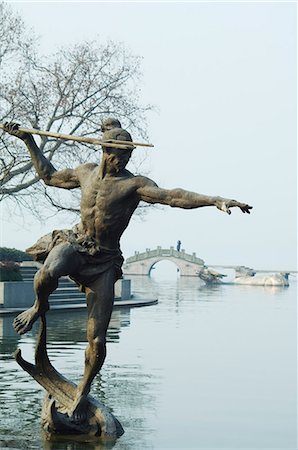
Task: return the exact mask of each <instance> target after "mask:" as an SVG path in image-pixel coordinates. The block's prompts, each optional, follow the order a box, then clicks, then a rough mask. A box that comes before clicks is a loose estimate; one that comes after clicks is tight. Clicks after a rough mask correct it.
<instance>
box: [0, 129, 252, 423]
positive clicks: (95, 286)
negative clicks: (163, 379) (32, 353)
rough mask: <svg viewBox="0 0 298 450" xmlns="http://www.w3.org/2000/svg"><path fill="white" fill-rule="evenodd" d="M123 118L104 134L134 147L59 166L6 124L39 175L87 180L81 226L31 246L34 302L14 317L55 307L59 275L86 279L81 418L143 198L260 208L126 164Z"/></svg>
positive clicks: (75, 183) (76, 406) (24, 326)
mask: <svg viewBox="0 0 298 450" xmlns="http://www.w3.org/2000/svg"><path fill="white" fill-rule="evenodd" d="M115 124H116V125H117V121H116V122H113V123H109V124H108V126H107V127H104V128H103V129H104V134H103V137H102V139H103V140H105V141H108V140H110V139H113V140H120V141H127V148H125V149H123V148H110V147H108V144H107V146H106V147H103V154H102V160H101V162H100V165H97V164H94V163H87V164H83V165H81V166H79V167H77V168H76V169H65V170H59V171H57V170H56V169H55V167H54V166H53V165H52V164H51V162H50V161H49V160H47V159H46V158H45V156H44V155H43V154H42V152H41V151H40V149H39V148H38V146H37V144H36V143H35V141H34V139H33V137H32V135H31V134H27V133H24V132H21V131H20V130H18V128H19V127H18V125H17V124H5V125H4V129H5V131H7V132H8V133H10V134H12V135H14V136H16V137H18V138H19V139H21V140H23V141H24V143H25V144H26V146H27V148H28V150H29V152H30V155H31V159H32V162H33V164H34V167H35V169H36V171H37V173H38V175H39V176H40V178H41V179H42V180H43V181H44V182H45V183H46V184H47V185H49V186H55V187H59V188H63V189H73V188H78V187H80V188H81V205H80V211H81V221H80V223H79V224H78V225H77V226H76V227H75V228H74V229H73V230H60V231H54V232H53V233H52V234H51V235H50V236H49V235H48V236H46V237H45V238H42V239H41V240H40V241H39V242H37V244H36V245H34V246H33V247H31V248H30V249H28V252H29V253H31V254H34V255H35V258H36V259H37V260H42V261H44V264H43V266H42V267H41V269H40V270H39V271H38V272H37V273H36V276H35V280H34V288H35V292H36V299H35V303H34V305H33V306H32V307H31V308H30V309H28V310H27V311H24V312H23V313H21V314H19V315H18V316H17V317H16V319H15V321H14V327H15V329H16V331H17V332H18V333H20V334H23V333H26V332H27V331H28V330H30V329H31V327H32V325H33V323H34V322H35V321H36V320H37V319H38V317H39V316H40V315H42V314H45V312H46V311H47V310H48V309H49V303H48V297H49V295H50V294H51V293H52V292H53V291H54V290H55V289H56V287H57V285H58V279H59V277H61V276H65V275H69V276H70V277H71V278H73V279H74V280H75V281H76V282H77V283H79V284H81V285H82V286H83V288H84V290H85V293H86V300H87V308H88V323H87V338H88V346H87V349H86V357H85V369H84V375H83V378H82V380H81V382H80V383H79V385H78V388H77V393H76V397H75V400H74V402H73V405H72V408H71V411H69V415H70V416H71V417H72V420H73V421H74V422H80V421H83V420H84V418H85V414H86V412H85V409H86V406H85V404H86V397H87V395H88V393H89V391H90V386H91V383H92V381H93V379H94V377H95V375H96V374H97V373H98V372H99V370H100V368H101V367H102V365H103V362H104V359H105V356H106V332H107V328H108V324H109V321H110V317H111V313H112V309H113V301H114V283H115V281H116V280H117V279H119V278H120V277H121V274H122V272H121V266H122V263H123V258H122V254H121V251H120V238H121V236H122V233H123V232H124V230H125V229H126V227H127V226H128V224H129V221H130V219H131V216H132V215H133V213H134V211H135V209H136V208H137V206H138V204H139V202H140V201H141V200H142V201H145V202H147V203H160V204H163V205H169V206H172V207H178V208H185V209H190V208H201V207H203V206H216V207H217V208H218V209H219V210H221V211H224V212H227V213H228V214H230V213H231V211H230V208H232V207H238V208H240V209H241V211H242V212H243V213H249V212H250V209H251V208H252V207H251V206H249V205H247V204H246V203H240V202H238V201H236V200H229V199H225V198H221V197H210V196H207V195H201V194H197V193H195V192H190V191H186V190H183V189H170V190H167V189H162V188H160V187H158V186H157V184H156V183H155V182H154V181H152V180H150V179H149V178H147V177H144V176H140V175H133V174H132V173H131V172H129V171H128V170H126V165H127V163H128V161H129V159H130V157H131V154H132V150H133V146H132V144H130V142H132V138H131V136H130V134H129V133H128V132H127V131H125V130H124V129H122V128H114V126H115ZM118 124H119V125H120V122H118Z"/></svg>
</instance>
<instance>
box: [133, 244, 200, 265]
mask: <svg viewBox="0 0 298 450" xmlns="http://www.w3.org/2000/svg"><path fill="white" fill-rule="evenodd" d="M171 256H172V257H174V258H177V259H182V260H183V261H188V262H192V263H195V264H200V265H201V264H204V261H203V260H202V259H201V258H198V257H197V256H196V254H195V253H193V254H192V255H189V254H187V253H185V250H181V251H178V250H175V249H174V247H170V248H169V249H168V248H162V247H157V248H156V249H154V250H151V249H150V248H148V249H146V251H145V252H142V253H139V252H135V254H134V256H130V257H129V258H127V259H126V261H125V262H126V263H127V264H129V263H133V262H138V261H144V260H146V259H149V258H156V257H171Z"/></svg>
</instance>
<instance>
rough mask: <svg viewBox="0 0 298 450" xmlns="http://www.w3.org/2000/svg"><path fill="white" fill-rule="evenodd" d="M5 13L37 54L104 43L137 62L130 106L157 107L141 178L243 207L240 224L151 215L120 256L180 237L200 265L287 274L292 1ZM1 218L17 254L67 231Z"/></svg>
mask: <svg viewBox="0 0 298 450" xmlns="http://www.w3.org/2000/svg"><path fill="white" fill-rule="evenodd" d="M10 3H11V5H12V6H13V7H14V9H15V10H16V11H18V12H20V13H21V14H22V15H23V19H24V21H25V22H26V23H27V24H28V25H29V26H32V27H33V29H34V30H35V32H36V33H37V34H38V35H40V44H41V48H42V50H43V51H55V50H56V49H57V48H58V47H59V46H60V45H64V44H69V43H74V42H79V41H81V40H83V39H88V40H89V39H98V40H106V39H107V38H111V39H112V40H115V41H121V42H124V43H125V45H126V46H127V47H128V48H130V49H131V51H132V52H133V53H134V54H137V55H140V56H143V58H144V59H143V65H142V68H143V74H144V78H143V84H142V85H141V90H142V93H141V96H142V100H143V101H144V103H148V102H149V103H153V104H154V105H156V106H157V108H158V112H155V113H150V115H149V121H148V122H149V128H148V134H149V140H150V142H153V143H154V145H155V147H154V149H152V151H150V152H149V160H148V166H149V169H150V175H149V176H150V178H152V179H154V180H155V181H156V182H157V183H158V184H159V185H160V186H161V187H166V188H172V187H183V188H185V189H188V190H192V191H197V192H199V193H202V194H210V195H221V196H223V197H228V198H236V199H237V200H240V201H245V202H247V203H249V204H251V205H253V207H254V209H253V212H252V214H251V215H250V216H248V215H244V214H242V213H241V211H240V210H233V213H232V215H230V216H228V215H227V214H224V213H221V212H220V211H218V210H217V209H215V208H202V209H197V210H178V209H171V208H169V207H165V208H163V209H161V210H152V211H151V212H150V213H149V214H148V215H147V216H146V219H145V221H140V220H138V219H136V220H133V221H132V222H131V225H130V227H129V228H128V229H127V230H126V232H125V234H124V236H123V238H122V250H123V253H124V256H125V257H128V256H130V255H131V254H133V253H134V251H135V250H138V251H143V250H145V248H147V247H149V248H155V247H156V246H157V245H161V246H163V247H169V246H171V245H174V246H175V245H176V242H177V240H178V239H180V240H181V241H182V247H183V248H184V249H185V250H186V251H187V252H190V253H192V252H196V253H197V255H198V256H200V257H201V258H203V259H204V260H205V262H206V263H207V264H212V263H213V264H244V265H249V266H252V267H254V268H263V269H265V268H269V269H275V268H276V269H294V268H295V267H296V255H297V233H296V228H297V161H296V147H297V145H296V127H297V115H296V103H297V94H296V84H297V79H296V70H297V62H296V47H297V41H296V22H297V15H296V3H294V2H285V1H283V2H266V3H265V2H264V3H262V2H230V3H226V2H214V3H212V2H204V3H201V2H189V3H187V2H185V1H184V2H177V3H174V2H150V3H149V2H148V3H147V2H120V3H119V2H108V3H103V2H92V3H91V2H90V3H88V2H86V1H85V2H80V3H75V2H67V3H66V2H65V3H63V2H59V3H47V2H37V3H36V2H34V3H33V2H31V3H30V2H10ZM67 131H68V130H65V132H67ZM135 138H137V136H136V137H135ZM2 216H3V217H2V235H3V238H2V243H1V245H3V246H7V247H16V248H20V249H25V248H26V247H28V246H29V245H31V244H32V243H33V242H35V240H37V238H38V237H40V236H41V235H43V234H45V233H47V232H49V231H51V230H52V229H54V228H66V227H69V226H70V225H71V222H70V221H67V220H66V218H65V216H58V218H56V219H55V220H53V221H47V223H46V224H40V223H37V222H34V221H33V220H32V219H31V218H30V217H29V216H28V217H25V223H17V222H15V223H12V221H11V219H9V221H7V220H6V217H5V211H4V210H2Z"/></svg>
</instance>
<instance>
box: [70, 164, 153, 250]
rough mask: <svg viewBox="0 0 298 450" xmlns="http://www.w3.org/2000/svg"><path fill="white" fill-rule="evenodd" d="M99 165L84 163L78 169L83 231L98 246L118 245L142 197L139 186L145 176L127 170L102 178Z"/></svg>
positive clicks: (81, 228)
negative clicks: (139, 193) (138, 189)
mask: <svg viewBox="0 0 298 450" xmlns="http://www.w3.org/2000/svg"><path fill="white" fill-rule="evenodd" d="M99 174H100V172H99V166H97V165H91V164H88V165H85V166H83V167H82V169H81V170H80V171H79V172H78V179H79V183H80V187H81V222H80V225H79V230H80V232H81V233H82V234H85V235H86V236H90V237H92V238H93V239H95V240H96V242H97V244H98V245H99V246H102V247H104V248H109V249H116V248H118V247H119V240H120V237H121V235H122V233H123V231H124V230H125V229H126V227H127V225H128V223H129V220H130V218H131V216H132V214H133V212H134V211H135V209H136V207H137V206H138V203H139V201H140V198H139V196H138V194H137V188H138V187H139V186H140V184H142V181H144V180H145V178H144V177H140V176H134V175H133V174H132V173H130V172H129V171H127V170H123V171H122V172H121V173H120V174H116V175H109V174H108V175H106V176H105V177H104V178H103V179H100V175H99Z"/></svg>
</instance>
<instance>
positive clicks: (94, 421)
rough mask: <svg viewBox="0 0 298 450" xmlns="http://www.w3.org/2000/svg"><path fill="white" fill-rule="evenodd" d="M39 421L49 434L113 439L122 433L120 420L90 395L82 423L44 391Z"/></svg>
mask: <svg viewBox="0 0 298 450" xmlns="http://www.w3.org/2000/svg"><path fill="white" fill-rule="evenodd" d="M41 422H42V427H43V429H44V430H45V431H46V432H47V433H50V434H67V435H69V434H80V435H88V436H89V437H91V436H94V437H100V438H101V439H103V440H110V439H112V440H113V439H117V438H118V437H120V436H121V435H122V434H123V433H124V430H123V428H122V426H121V424H120V422H119V421H118V420H117V419H116V417H115V416H114V415H113V414H112V413H111V412H110V411H109V410H108V408H107V407H106V406H105V405H104V404H103V403H101V402H100V401H98V400H96V399H95V398H93V397H91V396H88V406H87V417H86V419H85V420H84V421H83V422H82V423H76V422H74V421H73V420H71V418H70V417H69V415H68V413H67V411H66V410H65V407H64V406H63V405H59V403H58V402H57V401H56V400H55V399H54V398H53V397H52V396H51V394H49V393H46V395H45V398H44V402H43V408H42V414H41Z"/></svg>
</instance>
